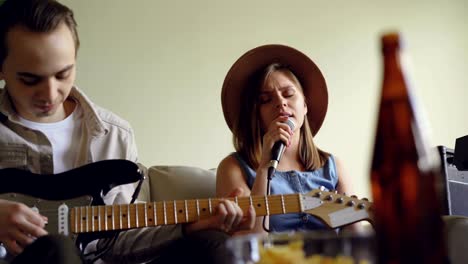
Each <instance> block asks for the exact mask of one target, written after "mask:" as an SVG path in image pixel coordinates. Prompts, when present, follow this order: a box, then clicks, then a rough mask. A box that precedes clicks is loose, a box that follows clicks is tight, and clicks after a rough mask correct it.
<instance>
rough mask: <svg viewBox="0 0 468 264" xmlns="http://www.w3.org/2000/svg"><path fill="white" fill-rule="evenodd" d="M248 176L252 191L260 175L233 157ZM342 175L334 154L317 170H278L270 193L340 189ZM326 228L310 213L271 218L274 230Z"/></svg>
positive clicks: (248, 183)
mask: <svg viewBox="0 0 468 264" xmlns="http://www.w3.org/2000/svg"><path fill="white" fill-rule="evenodd" d="M232 155H233V156H234V157H235V158H236V159H237V160H238V161H239V164H240V166H241V168H242V169H243V171H244V173H245V175H246V177H247V179H246V180H247V185H248V186H249V188H252V186H253V183H254V181H255V176H256V172H255V171H254V170H253V169H252V168H251V167H250V166H249V165H247V163H246V162H245V160H244V159H243V158H242V157H241V156H240V155H239V154H238V153H233V154H232ZM337 182H338V175H337V173H336V166H335V160H334V158H333V156H331V155H330V157H329V158H328V160H327V161H326V163H325V165H324V166H323V167H322V168H319V169H317V170H314V171H296V170H292V171H276V172H275V174H274V175H273V178H272V179H271V182H270V190H271V192H270V194H272V195H273V194H292V193H307V192H309V191H311V190H312V189H318V188H320V186H324V187H325V188H326V189H327V190H334V189H336V184H337ZM325 228H326V226H325V225H324V224H323V223H322V222H320V220H319V219H317V218H316V217H314V216H312V215H309V214H306V213H294V214H281V215H272V216H270V230H271V231H273V232H285V231H293V230H316V229H325Z"/></svg>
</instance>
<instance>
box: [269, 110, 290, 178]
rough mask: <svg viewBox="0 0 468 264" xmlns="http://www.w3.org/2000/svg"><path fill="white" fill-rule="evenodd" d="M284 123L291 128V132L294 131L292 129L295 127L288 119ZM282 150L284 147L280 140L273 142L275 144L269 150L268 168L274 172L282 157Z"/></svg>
mask: <svg viewBox="0 0 468 264" xmlns="http://www.w3.org/2000/svg"><path fill="white" fill-rule="evenodd" d="M285 123H286V124H287V125H288V126H289V128H291V130H294V127H295V126H296V125H295V124H294V122H293V121H292V120H291V119H290V118H288V120H286V121H285ZM284 148H285V145H284V142H283V141H282V140H278V141H276V142H275V144H274V145H273V148H272V149H271V160H270V163H269V168H273V169H275V170H276V167H277V166H278V163H279V161H280V159H281V156H282V155H283V152H284Z"/></svg>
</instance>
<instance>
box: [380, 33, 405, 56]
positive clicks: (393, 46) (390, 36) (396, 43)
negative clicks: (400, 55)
mask: <svg viewBox="0 0 468 264" xmlns="http://www.w3.org/2000/svg"><path fill="white" fill-rule="evenodd" d="M381 40H382V52H383V53H387V52H393V51H395V50H398V49H400V47H401V38H400V34H399V33H398V32H389V33H385V34H383V35H382V38H381Z"/></svg>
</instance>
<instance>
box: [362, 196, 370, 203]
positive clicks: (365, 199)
mask: <svg viewBox="0 0 468 264" xmlns="http://www.w3.org/2000/svg"><path fill="white" fill-rule="evenodd" d="M361 200H364V201H366V202H368V201H369V199H367V198H366V197H364V198H362V199H361Z"/></svg>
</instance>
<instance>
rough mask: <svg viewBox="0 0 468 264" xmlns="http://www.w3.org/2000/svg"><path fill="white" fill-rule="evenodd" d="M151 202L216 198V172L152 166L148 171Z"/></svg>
mask: <svg viewBox="0 0 468 264" xmlns="http://www.w3.org/2000/svg"><path fill="white" fill-rule="evenodd" d="M148 183H149V188H148V189H149V190H148V191H149V197H148V196H147V199H150V201H163V200H185V199H197V198H210V197H215V192H216V170H215V169H211V170H206V169H202V168H198V167H190V166H152V167H150V168H149V169H148Z"/></svg>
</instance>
